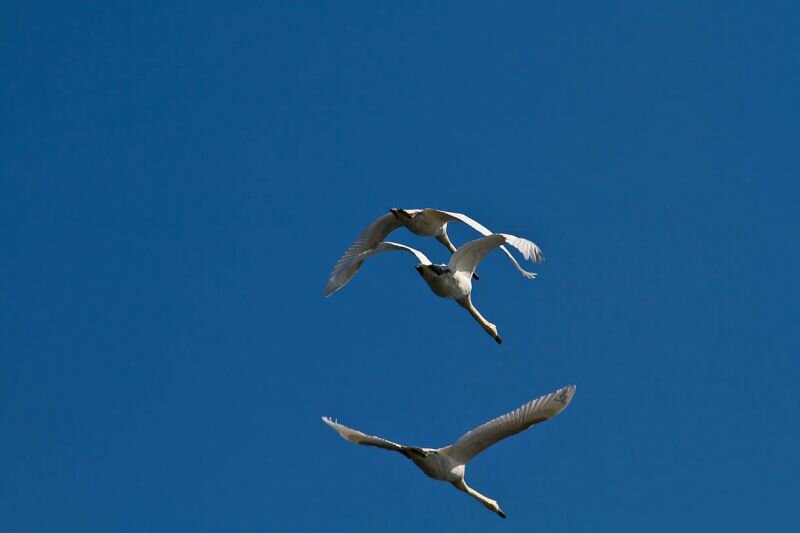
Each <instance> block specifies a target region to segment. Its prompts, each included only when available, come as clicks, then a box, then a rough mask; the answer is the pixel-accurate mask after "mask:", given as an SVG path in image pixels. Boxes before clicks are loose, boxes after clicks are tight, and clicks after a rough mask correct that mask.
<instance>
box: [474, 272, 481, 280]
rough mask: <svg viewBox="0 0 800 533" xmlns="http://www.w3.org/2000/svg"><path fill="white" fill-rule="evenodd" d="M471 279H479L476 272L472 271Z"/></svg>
mask: <svg viewBox="0 0 800 533" xmlns="http://www.w3.org/2000/svg"><path fill="white" fill-rule="evenodd" d="M472 279H481V277H480V276H479V275H478V273H477V272H473V273H472Z"/></svg>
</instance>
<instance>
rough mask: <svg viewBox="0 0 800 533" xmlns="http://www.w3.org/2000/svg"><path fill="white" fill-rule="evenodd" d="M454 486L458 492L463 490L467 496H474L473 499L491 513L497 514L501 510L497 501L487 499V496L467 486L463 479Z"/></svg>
mask: <svg viewBox="0 0 800 533" xmlns="http://www.w3.org/2000/svg"><path fill="white" fill-rule="evenodd" d="M453 485H455V487H456V488H457V489H458V490H462V491H464V492H466V493H467V494H469V495H470V496H472V497H473V498H475V499H476V500H478V501H479V502H481V503H482V504H483V505H485V506H486V508H487V509H489V510H490V511H492V512H494V513H496V512H498V511H499V510H500V506H499V505H498V504H497V502H496V501H495V500H493V499H491V498H487V497H486V496H484V495H483V494H481V493H480V492H478V491H477V490H475V489H473V488H472V487H470V486H469V485H467V482H466V481H464V480H463V479H462V480H460V481H457V482H455V483H453Z"/></svg>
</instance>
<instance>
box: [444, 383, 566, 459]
mask: <svg viewBox="0 0 800 533" xmlns="http://www.w3.org/2000/svg"><path fill="white" fill-rule="evenodd" d="M574 394H575V385H568V386H566V387H563V388H561V389H559V390H557V391H555V392H553V393H550V394H547V395H545V396H542V397H541V398H537V399H535V400H531V401H530V402H528V403H526V404H525V405H523V406H522V407H520V408H518V409H516V410H514V411H511V412H510V413H507V414H504V415H503V416H499V417H497V418H495V419H494V420H490V421H489V422H486V423H485V424H483V425H481V426H478V427H477V428H475V429H473V430H472V431H469V432H468V433H466V434H465V435H464V436H462V437H461V438H460V439H458V442H456V443H455V444H453V445H451V446H447V447H446V448H444V449H443V450H442V452H444V453H447V454H449V455H450V456H451V457H452V458H453V459H455V460H457V461H459V462H462V463H467V462H468V461H469V460H470V459H472V458H473V457H475V456H476V455H478V454H479V453H481V452H482V451H483V450H485V449H486V448H488V447H489V446H491V445H492V444H495V443H496V442H499V441H501V440H503V439H505V438H506V437H510V436H511V435H516V434H517V433H519V432H520V431H524V430H526V429H528V428H529V427H531V426H532V425H534V424H538V423H539V422H544V421H545V420H547V419H549V418H552V417H554V416H556V415H557V414H558V413H560V412H561V411H563V410H564V409H565V408H566V407H567V406H568V405H569V402H570V401H572V396H573V395H574Z"/></svg>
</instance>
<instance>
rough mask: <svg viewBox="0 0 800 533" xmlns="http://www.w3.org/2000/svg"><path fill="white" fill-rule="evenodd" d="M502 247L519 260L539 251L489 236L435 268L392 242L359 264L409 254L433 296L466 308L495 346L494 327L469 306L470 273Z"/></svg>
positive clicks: (519, 242)
mask: <svg viewBox="0 0 800 533" xmlns="http://www.w3.org/2000/svg"><path fill="white" fill-rule="evenodd" d="M503 244H510V245H511V246H513V247H514V248H516V249H517V250H519V251H520V252H521V253H522V255H523V257H525V258H526V259H532V258H534V257H535V256H536V251H537V250H538V249H539V247H538V246H536V244H534V243H533V242H531V241H529V240H527V239H522V238H520V237H515V236H514V235H509V234H507V233H493V234H491V235H487V236H486V237H481V238H480V239H475V240H474V241H470V242H468V243H466V244H464V245H462V246H461V247H460V248H458V249H457V250H456V253H454V254H453V255H452V256H451V257H450V262H449V263H448V264H446V265H435V264H433V263H432V262H431V260H430V259H428V257H427V256H426V255H425V254H423V253H422V252H420V251H419V250H417V249H415V248H412V247H410V246H406V245H405V244H400V243H396V242H390V241H384V242H381V243H378V244H377V245H375V247H373V248H371V249H370V250H367V251H366V252H362V253H361V254H360V255H359V261H360V262H361V263H363V261H364V260H365V259H367V258H368V257H370V256H373V255H376V254H379V253H382V252H389V251H395V250H399V251H404V252H408V253H411V254H413V255H414V256H416V258H417V259H418V260H419V264H418V265H417V267H416V268H417V272H419V274H420V275H421V276H422V279H424V280H425V282H426V283H427V284H428V286H429V287H430V288H431V290H432V291H433V293H434V294H436V295H437V296H441V297H442V298H448V299H451V300H455V301H456V303H458V305H460V306H461V307H463V308H464V309H466V310H467V311H468V312H469V314H471V315H472V317H473V318H474V319H475V320H476V321H477V322H478V323H479V324H480V325H481V327H482V328H483V329H484V330H485V331H486V333H488V334H489V335H490V336H491V337H492V338H493V339H494V340H495V342H497V343H498V344H500V343H502V342H503V339H501V338H500V335H498V332H497V326H496V325H494V324H492V323H491V322H489V321H488V320H486V319H485V318H484V317H483V315H481V314H480V313H479V312H478V310H477V309H476V308H475V306H474V305H473V304H472V297H471V294H472V274H473V273H474V272H475V269H476V268H477V266H478V264H479V263H480V262H481V261H482V260H483V258H484V257H485V256H486V254H487V253H489V252H490V251H491V250H494V249H495V248H497V247H500V246H503Z"/></svg>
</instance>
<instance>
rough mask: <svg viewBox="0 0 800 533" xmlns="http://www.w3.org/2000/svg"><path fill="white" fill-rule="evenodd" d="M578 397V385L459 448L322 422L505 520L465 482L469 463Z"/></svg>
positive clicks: (468, 436)
mask: <svg viewBox="0 0 800 533" xmlns="http://www.w3.org/2000/svg"><path fill="white" fill-rule="evenodd" d="M574 394H575V385H567V386H566V387H563V388H561V389H558V390H557V391H555V392H552V393H550V394H547V395H545V396H541V397H540V398H537V399H535V400H531V401H530V402H528V403H526V404H524V405H522V406H521V407H519V408H517V409H515V410H514V411H511V412H510V413H507V414H504V415H502V416H499V417H497V418H495V419H493V420H490V421H489V422H486V423H485V424H482V425H480V426H478V427H477V428H475V429H473V430H471V431H469V432H467V433H465V434H464V435H463V436H462V437H461V438H460V439H458V441H456V443H455V444H451V445H450V446H445V447H444V448H421V447H417V446H404V445H402V444H396V443H394V442H392V441H389V440H386V439H383V438H381V437H375V436H372V435H367V434H365V433H362V432H360V431H358V430H355V429H351V428H349V427H347V426H344V425H342V424H340V423H338V422H335V421H334V420H332V419H331V418H329V417H322V420H323V421H324V422H325V423H326V424H328V425H329V426H330V427H331V428H333V429H334V430H336V431H337V432H338V433H339V435H340V436H341V437H342V438H343V439H345V440H348V441H350V442H354V443H356V444H363V445H366V446H375V447H378V448H383V449H384V450H392V451H396V452H400V453H401V454H403V455H404V456H406V458H408V459H411V460H412V461H413V462H414V464H415V465H417V466H418V467H419V468H420V469H421V470H422V471H423V472H425V474H427V475H428V477H431V478H433V479H437V480H440V481H447V482H448V483H451V484H452V485H453V486H454V487H455V488H457V489H458V490H460V491H462V492H466V493H467V494H469V495H470V496H472V497H473V498H475V499H476V500H478V501H479V502H481V503H482V504H483V505H484V506H486V508H487V509H489V510H490V511H492V512H495V513H497V514H498V515H499V516H500V517H501V518H505V517H506V515H505V513H504V512H503V511H502V510H501V509H500V505H499V504H498V503H497V501H496V500H493V499H491V498H488V497H486V496H484V495H483V494H481V493H479V492H478V491H476V490H474V489H473V488H472V487H470V486H469V485H467V483H466V481H465V480H464V471H465V468H466V465H467V463H468V462H469V461H470V460H471V459H472V458H473V457H475V456H476V455H478V454H479V453H480V452H482V451H483V450H485V449H486V448H488V447H489V446H491V445H493V444H496V443H497V442H499V441H501V440H503V439H505V438H506V437H510V436H511V435H516V434H517V433H519V432H521V431H524V430H526V429H528V428H529V427H531V426H533V425H534V424H538V423H539V422H544V421H545V420H548V419H549V418H552V417H554V416H556V415H557V414H558V413H560V412H561V411H563V410H564V409H565V408H566V407H567V405H569V403H570V401H572V397H573V395H574Z"/></svg>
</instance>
